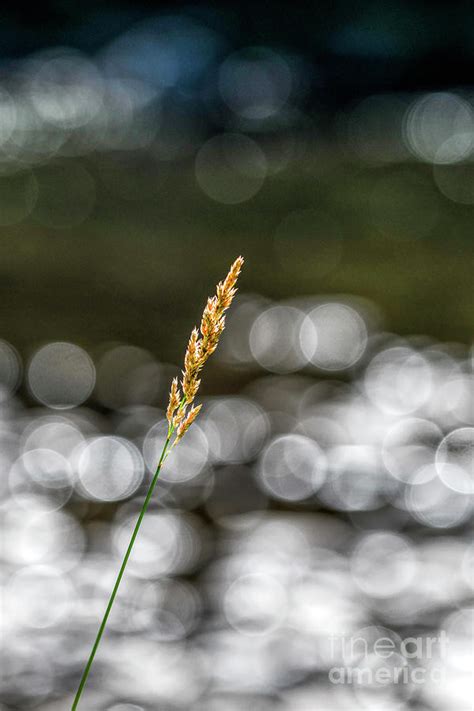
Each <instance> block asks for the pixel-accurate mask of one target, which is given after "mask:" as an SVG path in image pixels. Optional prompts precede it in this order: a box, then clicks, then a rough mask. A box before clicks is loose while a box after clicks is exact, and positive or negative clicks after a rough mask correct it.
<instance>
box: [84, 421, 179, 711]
mask: <svg viewBox="0 0 474 711" xmlns="http://www.w3.org/2000/svg"><path fill="white" fill-rule="evenodd" d="M172 434H173V429H172V428H170V429H169V431H168V436H167V438H166V442H165V444H164V446H163V451H162V452H161V455H160V460H159V462H158V466H157V468H156V472H155V474H154V476H153V479H152V480H151V484H150V486H149V488H148V492H147V495H146V497H145V501H144V502H143V506H142V508H141V511H140V514H139V516H138V519H137V522H136V524H135V528H134V529H133V533H132V536H131V538H130V542H129V544H128V548H127V552H126V553H125V556H124V558H123V561H122V565H121V566H120V570H119V572H118V575H117V579H116V581H115V585H114V587H113V590H112V592H111V594H110V598H109V602H108V603H107V608H106V610H105V612H104V616H103V618H102V622H101V623H100V627H99V631H98V632H97V636H96V638H95V642H94V644H93V646H92V650H91V653H90V655H89V659H88V660H87V664H86V666H85V668H84V671H83V673H82V677H81V681H80V683H79V687H78V689H77V692H76V696H75V697H74V702H73V704H72V706H71V711H75V710H76V709H77V707H78V705H79V700H80V698H81V695H82V692H83V691H84V687H85V685H86V682H87V677H88V676H89V672H90V670H91V667H92V663H93V661H94V657H95V655H96V652H97V649H98V647H99V644H100V640H101V639H102V635H103V634H104V630H105V627H106V625H107V620H108V619H109V615H110V611H111V610H112V606H113V604H114V601H115V598H116V596H117V591H118V589H119V586H120V583H121V581H122V578H123V574H124V572H125V568H126V567H127V563H128V559H129V558H130V554H131V552H132V548H133V544H134V543H135V539H136V537H137V535H138V531H139V530H140V526H141V525H142V521H143V517H144V516H145V513H146V510H147V508H148V504H149V503H150V500H151V497H152V496H153V491H154V489H155V486H156V482H157V481H158V477H159V475H160V470H161V467H162V465H163V463H164V460H165V458H166V454H167V449H168V445H169V443H170V440H171V436H172Z"/></svg>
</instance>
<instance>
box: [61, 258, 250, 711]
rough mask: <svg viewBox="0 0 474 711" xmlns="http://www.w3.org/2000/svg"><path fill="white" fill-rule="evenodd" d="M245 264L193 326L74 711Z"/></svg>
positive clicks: (190, 417) (194, 411) (234, 269)
mask: <svg viewBox="0 0 474 711" xmlns="http://www.w3.org/2000/svg"><path fill="white" fill-rule="evenodd" d="M243 263H244V260H243V258H242V257H238V258H237V259H236V260H235V262H234V263H233V264H232V266H231V268H230V270H229V273H228V274H227V276H226V278H225V279H224V281H221V282H219V284H218V285H217V287H216V294H215V295H214V296H212V297H209V298H208V300H207V303H206V306H205V308H204V312H203V315H202V319H201V324H200V327H199V329H197V328H194V329H193V331H192V333H191V337H190V339H189V343H188V347H187V350H186V354H185V357H184V369H183V371H182V378H181V382H180V383H179V382H178V378H175V379H174V380H173V382H172V384H171V391H170V397H169V403H168V408H167V411H166V418H167V421H168V433H167V436H166V440H165V442H164V445H163V449H162V451H161V455H160V457H159V460H158V464H157V467H156V470H155V473H154V475H153V478H152V480H151V483H150V486H149V487H148V491H147V494H146V497H145V500H144V502H143V505H142V507H141V510H140V513H139V515H138V518H137V521H136V524H135V527H134V529H133V532H132V535H131V537H130V541H129V544H128V547H127V550H126V551H125V555H124V557H123V559H122V563H121V565H120V569H119V572H118V574H117V578H116V580H115V584H114V586H113V588H112V592H111V593H110V597H109V600H108V603H107V607H106V609H105V612H104V615H103V617H102V621H101V623H100V626H99V629H98V631H97V635H96V638H95V640H94V643H93V645H92V649H91V652H90V654H89V658H88V660H87V662H86V665H85V667H84V671H83V673H82V677H81V680H80V682H79V686H78V689H77V692H76V695H75V697H74V701H73V704H72V707H71V711H75V709H77V708H78V706H79V702H80V699H81V696H82V693H83V691H84V688H85V686H86V683H87V679H88V677H89V673H90V671H91V668H92V665H93V663H94V659H95V656H96V653H97V650H98V648H99V644H100V642H101V639H102V636H103V634H104V631H105V628H106V626H107V620H108V618H109V615H110V612H111V610H112V607H113V604H114V601H115V598H116V596H117V592H118V589H119V587H120V583H121V581H122V578H123V575H124V573H125V569H126V567H127V563H128V561H129V558H130V555H131V553H132V550H133V546H134V543H135V540H136V538H137V536H138V532H139V530H140V526H141V524H142V521H143V519H144V517H145V514H146V511H147V509H148V506H149V504H150V501H151V498H152V496H153V492H154V490H155V487H156V483H157V481H158V477H159V476H160V471H161V468H162V466H163V464H164V463H165V461H166V458H167V457H168V455H169V454H170V452H171V451H172V449H173V447H174V446H176V445H177V444H178V442H179V441H180V440H181V439H182V438H183V437H184V435H185V434H186V432H187V430H188V429H189V428H190V427H191V425H192V423H193V422H194V420H195V419H196V417H197V416H198V415H199V411H200V410H201V407H202V405H194V404H193V403H194V401H195V398H196V395H197V393H198V390H199V385H200V383H201V380H200V374H201V371H202V369H203V367H204V365H205V363H206V361H207V360H208V358H209V356H211V355H212V353H213V352H214V351H215V350H216V348H217V345H218V343H219V338H220V336H221V334H222V332H223V330H224V327H225V312H226V311H227V309H228V308H229V306H230V305H231V303H232V300H233V298H234V296H235V294H236V291H237V289H236V286H235V285H236V282H237V279H238V276H239V274H240V271H241V269H242V266H243Z"/></svg>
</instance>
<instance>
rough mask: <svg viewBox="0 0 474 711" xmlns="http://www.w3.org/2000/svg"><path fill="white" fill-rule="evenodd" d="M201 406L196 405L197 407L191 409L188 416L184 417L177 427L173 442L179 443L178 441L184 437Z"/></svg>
mask: <svg viewBox="0 0 474 711" xmlns="http://www.w3.org/2000/svg"><path fill="white" fill-rule="evenodd" d="M201 407H202V405H197V407H192V408H191V409H190V410H189V412H188V414H187V415H186V418H185V419H184V420H183V421H182V422H181V424H180V425H179V427H178V432H177V435H176V440H175V442H179V440H180V439H181V438H182V437H184V435H185V434H186V432H187V430H188V429H189V428H190V427H191V425H192V424H193V422H194V420H195V419H196V417H197V416H198V415H199V412H200V410H201Z"/></svg>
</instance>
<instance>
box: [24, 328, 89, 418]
mask: <svg viewBox="0 0 474 711" xmlns="http://www.w3.org/2000/svg"><path fill="white" fill-rule="evenodd" d="M27 381H28V387H29V389H30V392H31V394H32V395H33V396H34V397H35V398H36V400H38V401H39V402H41V403H43V405H47V406H48V407H51V408H53V409H58V410H62V409H70V408H72V407H77V406H78V405H81V404H82V403H83V402H85V400H87V398H88V397H89V396H90V395H91V393H92V390H93V389H94V385H95V367H94V363H93V362H92V359H91V358H90V356H89V355H88V354H87V353H86V351H85V350H84V349H83V348H80V347H79V346H77V345H75V344H74V343H66V342H62V341H58V342H55V343H49V344H48V345H46V346H43V347H42V348H40V349H39V350H37V351H36V353H35V354H34V355H33V357H32V359H31V361H30V364H29V366H28V372H27Z"/></svg>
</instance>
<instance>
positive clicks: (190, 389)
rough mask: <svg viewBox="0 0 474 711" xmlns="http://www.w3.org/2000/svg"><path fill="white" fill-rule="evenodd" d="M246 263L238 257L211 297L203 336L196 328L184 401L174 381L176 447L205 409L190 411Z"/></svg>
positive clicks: (171, 420)
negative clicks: (203, 370)
mask: <svg viewBox="0 0 474 711" xmlns="http://www.w3.org/2000/svg"><path fill="white" fill-rule="evenodd" d="M243 263H244V260H243V258H242V257H237V259H236V260H235V262H234V263H233V264H232V266H231V268H230V270H229V273H228V274H227V276H226V278H225V279H224V281H221V282H219V284H218V285H217V289H216V294H215V296H212V297H209V298H208V300H207V303H206V306H205V308H204V312H203V315H202V319H201V325H200V332H199V331H198V330H197V328H194V329H193V331H192V333H191V337H190V339H189V343H188V347H187V350H186V354H185V356H184V370H183V377H182V380H181V386H182V391H183V397H182V399H181V398H180V394H179V390H178V383H177V381H176V383H175V381H173V384H172V386H171V393H170V403H169V405H168V411H167V417H168V422H169V423H170V426H171V427H172V428H173V429H177V435H176V439H175V442H174V444H175V443H176V442H178V441H179V440H180V439H181V438H182V437H183V435H184V434H185V432H186V430H187V429H188V428H189V427H190V426H191V424H192V423H193V422H194V420H195V419H196V417H197V415H198V413H199V410H200V409H201V405H199V406H198V407H191V409H190V410H189V411H187V407H188V406H189V405H191V403H192V402H193V401H194V398H195V397H196V395H197V392H198V390H199V385H200V384H201V381H200V379H199V377H198V376H199V372H200V371H201V369H202V368H203V366H204V364H205V362H206V361H207V359H208V358H209V356H210V355H211V354H212V353H214V351H215V350H216V348H217V344H218V342H219V338H220V336H221V334H222V331H223V330H224V327H225V315H224V314H225V312H226V311H227V309H228V308H229V306H230V305H231V303H232V299H233V298H234V296H235V294H236V292H237V289H236V288H235V284H236V281H237V278H238V276H239V274H240V271H241V269H242V265H243ZM176 398H177V400H176ZM176 401H177V405H176Z"/></svg>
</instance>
